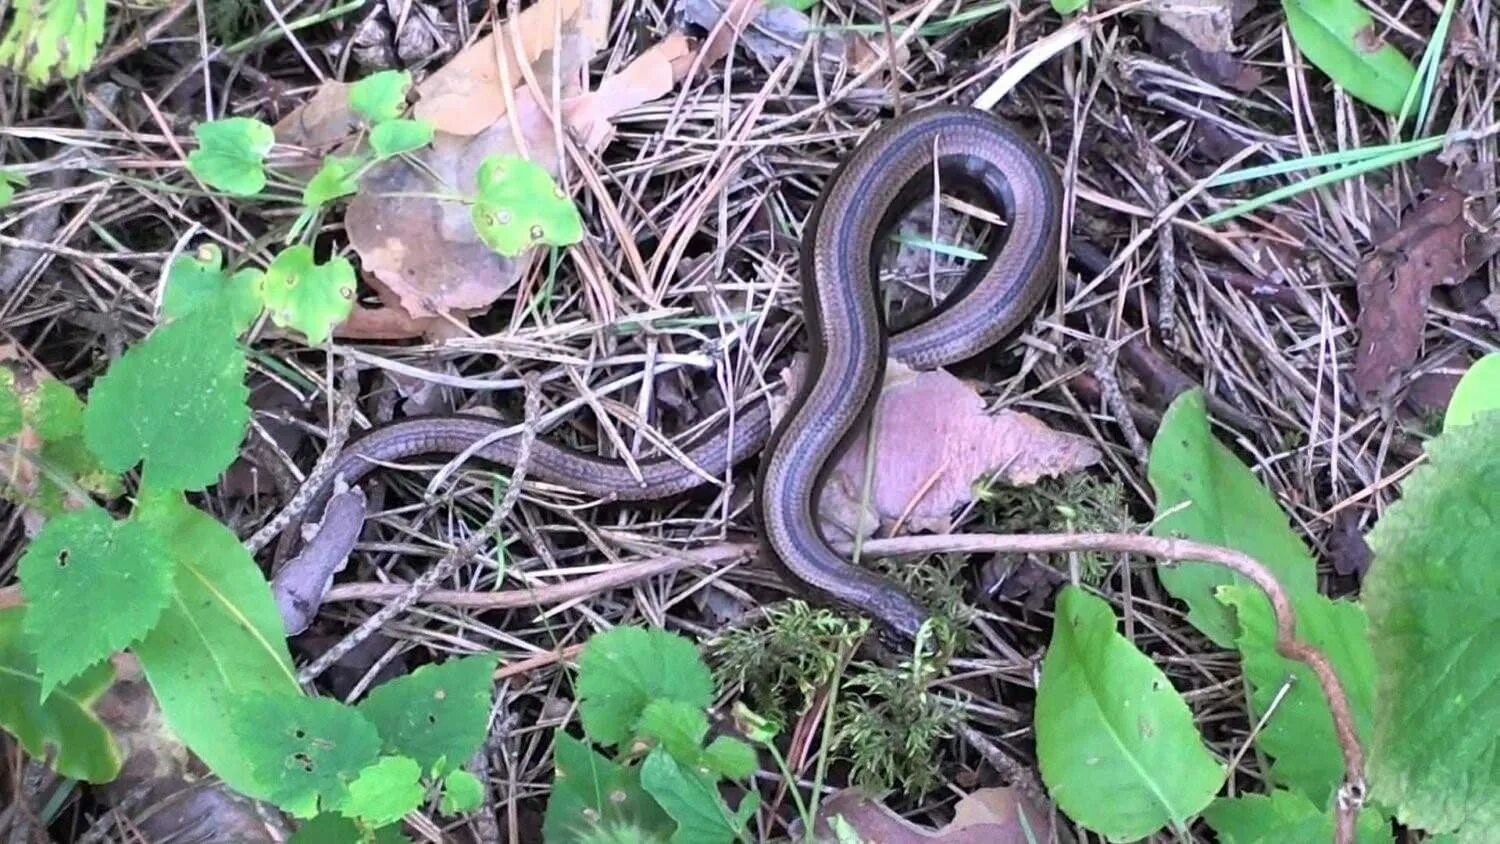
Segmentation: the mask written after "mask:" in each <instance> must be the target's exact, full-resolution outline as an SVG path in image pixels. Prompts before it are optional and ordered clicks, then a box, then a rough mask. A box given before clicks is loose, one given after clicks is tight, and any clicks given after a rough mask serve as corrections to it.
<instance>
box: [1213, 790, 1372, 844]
mask: <svg viewBox="0 0 1500 844" xmlns="http://www.w3.org/2000/svg"><path fill="white" fill-rule="evenodd" d="M1203 819H1204V820H1205V821H1207V822H1208V825H1209V826H1211V827H1213V830H1214V832H1217V833H1218V834H1219V841H1220V842H1221V844H1284V842H1295V841H1333V840H1334V837H1333V826H1334V824H1333V812H1332V810H1327V811H1323V810H1319V809H1318V807H1317V806H1316V805H1314V804H1313V802H1312V801H1311V800H1308V799H1307V797H1305V796H1304V795H1301V794H1294V793H1292V792H1290V791H1273V792H1271V793H1270V794H1269V795H1265V794H1247V795H1245V796H1243V797H1234V798H1227V797H1221V798H1219V799H1218V800H1215V801H1214V802H1213V805H1211V806H1209V807H1208V808H1207V809H1205V810H1204V811H1203ZM1354 831H1355V841H1358V842H1359V844H1389V842H1390V840H1391V833H1390V828H1389V826H1388V825H1387V824H1386V823H1385V822H1384V820H1383V819H1382V818H1381V817H1380V815H1379V814H1378V813H1376V812H1373V811H1371V810H1368V809H1366V810H1365V811H1362V812H1360V815H1359V819H1358V820H1357V821H1356V822H1355V826H1354Z"/></svg>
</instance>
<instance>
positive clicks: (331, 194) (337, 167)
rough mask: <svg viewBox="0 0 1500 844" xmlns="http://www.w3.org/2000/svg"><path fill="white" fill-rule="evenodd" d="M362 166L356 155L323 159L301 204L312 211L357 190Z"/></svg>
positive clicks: (332, 156) (362, 161)
mask: <svg viewBox="0 0 1500 844" xmlns="http://www.w3.org/2000/svg"><path fill="white" fill-rule="evenodd" d="M364 165H365V160H364V159H363V158H361V157H359V156H357V155H330V156H328V157H327V158H324V159H323V166H322V167H319V168H318V172H317V173H315V174H313V177H312V179H311V180H310V181H309V182H308V183H307V187H305V188H303V189H302V204H303V205H305V206H307V208H308V209H309V210H314V209H317V208H320V207H322V206H323V205H324V204H326V203H329V202H332V201H334V200H335V199H338V198H339V197H341V196H348V195H350V194H352V193H354V192H355V191H357V190H359V170H360V168H361V167H363V166H364ZM308 251H309V256H308V258H309V260H311V254H310V253H311V248H309V250H308ZM283 254H285V253H283Z"/></svg>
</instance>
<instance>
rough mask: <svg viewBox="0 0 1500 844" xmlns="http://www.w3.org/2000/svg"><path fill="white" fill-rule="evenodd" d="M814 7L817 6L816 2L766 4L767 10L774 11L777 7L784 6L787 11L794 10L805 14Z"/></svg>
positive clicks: (800, 0)
mask: <svg viewBox="0 0 1500 844" xmlns="http://www.w3.org/2000/svg"><path fill="white" fill-rule="evenodd" d="M816 5H818V0H768V2H767V3H766V6H767V8H771V9H774V8H777V7H778V6H784V7H786V8H788V9H796V10H797V11H799V12H805V11H807V10H808V9H811V8H812V7H814V6H816Z"/></svg>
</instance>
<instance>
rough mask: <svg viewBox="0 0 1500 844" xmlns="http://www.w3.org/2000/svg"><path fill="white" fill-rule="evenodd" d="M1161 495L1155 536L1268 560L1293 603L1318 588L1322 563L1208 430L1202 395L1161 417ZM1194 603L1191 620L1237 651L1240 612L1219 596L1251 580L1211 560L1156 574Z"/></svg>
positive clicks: (1154, 456)
mask: <svg viewBox="0 0 1500 844" xmlns="http://www.w3.org/2000/svg"><path fill="white" fill-rule="evenodd" d="M1146 474H1147V476H1148V477H1149V478H1150V480H1151V486H1152V488H1153V489H1155V490H1156V513H1157V520H1156V522H1155V524H1154V525H1153V526H1152V533H1154V534H1156V535H1157V536H1181V537H1186V538H1188V539H1195V540H1198V541H1201V542H1207V543H1209V544H1212V545H1224V546H1228V547H1230V548H1233V549H1235V550H1237V551H1243V552H1244V553H1246V554H1249V555H1250V556H1252V557H1254V558H1255V559H1257V560H1260V561H1261V562H1263V563H1265V565H1266V566H1267V567H1268V568H1270V569H1271V573H1272V574H1274V575H1276V579H1277V580H1279V581H1281V584H1282V585H1283V586H1285V587H1286V589H1287V591H1288V592H1289V593H1290V594H1291V595H1292V597H1293V599H1294V600H1295V599H1301V598H1302V597H1303V596H1307V595H1315V594H1317V591H1318V584H1317V576H1316V575H1317V565H1316V564H1315V563H1314V562H1313V559H1312V556H1311V555H1310V554H1309V553H1308V551H1307V546H1306V545H1304V544H1303V543H1302V540H1301V539H1300V538H1299V537H1298V536H1297V534H1296V533H1294V532H1293V531H1292V529H1291V528H1290V527H1289V526H1288V524H1287V517H1286V514H1285V513H1284V512H1282V509H1281V507H1280V506H1278V505H1277V503H1276V499H1275V498H1273V497H1272V496H1271V493H1270V492H1269V491H1267V490H1266V488H1265V486H1264V485H1263V484H1261V482H1260V481H1259V480H1257V479H1256V477H1255V475H1254V474H1252V473H1251V471H1250V470H1249V469H1248V468H1246V467H1245V464H1243V463H1241V462H1240V459H1239V458H1238V457H1236V456H1235V455H1234V452H1232V451H1230V450H1229V449H1228V448H1225V447H1224V445H1223V443H1220V442H1219V441H1218V439H1217V438H1215V437H1214V435H1213V432H1212V430H1211V429H1210V428H1209V422H1208V410H1207V407H1206V405H1205V404H1204V400H1203V391H1202V390H1200V389H1194V390H1190V391H1188V392H1186V393H1183V394H1182V395H1180V396H1178V397H1177V398H1176V399H1175V400H1174V401H1173V402H1172V404H1171V406H1170V407H1168V408H1167V412H1166V414H1165V415H1164V416H1163V417H1162V421H1161V427H1160V428H1159V429H1158V430H1157V434H1156V439H1155V440H1153V441H1152V443H1151V459H1150V464H1149V466H1148V467H1147V470H1146ZM1157 577H1159V578H1161V581H1162V584H1163V585H1165V586H1166V587H1167V591H1168V592H1171V593H1172V595H1173V596H1175V597H1176V598H1178V599H1179V600H1181V601H1183V602H1184V603H1186V604H1187V605H1188V621H1189V622H1191V623H1192V625H1193V626H1194V627H1196V628H1198V629H1199V630H1201V631H1203V634H1204V635H1206V636H1208V638H1210V639H1212V640H1213V642H1214V644H1216V645H1218V646H1220V647H1223V648H1232V647H1234V637H1235V633H1236V629H1235V620H1234V611H1233V609H1231V608H1230V607H1228V606H1225V605H1224V604H1223V603H1221V602H1220V601H1219V599H1218V597H1217V595H1216V594H1215V592H1214V590H1216V589H1217V588H1218V587H1220V586H1225V585H1229V584H1239V585H1248V584H1249V581H1247V580H1245V579H1244V578H1243V577H1240V576H1239V575H1237V574H1235V573H1234V572H1231V571H1230V570H1228V569H1227V568H1225V567H1223V566H1219V565H1214V564H1212V563H1202V562H1189V563H1183V564H1181V565H1177V566H1173V567H1171V568H1168V569H1162V570H1160V571H1158V572H1157Z"/></svg>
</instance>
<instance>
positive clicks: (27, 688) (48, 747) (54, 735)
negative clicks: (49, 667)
mask: <svg viewBox="0 0 1500 844" xmlns="http://www.w3.org/2000/svg"><path fill="white" fill-rule="evenodd" d="M26 612H27V610H26V608H25V607H11V608H9V609H3V610H0V728H4V729H5V731H6V732H9V733H10V734H11V735H13V736H15V737H16V739H17V740H18V741H19V742H20V743H21V747H22V748H24V749H25V750H26V752H27V753H29V754H31V756H33V757H34V758H37V759H43V758H46V759H50V760H51V761H52V767H53V769H54V770H56V771H57V772H58V773H60V774H62V775H63V776H65V777H71V778H73V779H78V780H83V781H84V782H93V783H101V782H109V781H110V780H113V779H114V778H115V776H116V775H117V774H118V773H119V772H120V763H121V754H120V748H119V746H118V745H116V744H115V740H114V736H113V735H112V734H111V733H110V731H109V729H108V728H106V727H105V726H104V724H103V723H101V722H100V720H99V716H98V714H96V713H95V711H94V704H95V702H96V701H98V699H99V696H100V695H102V694H104V691H105V690H106V689H108V688H109V686H110V683H112V682H114V676H115V673H114V669H112V668H111V667H110V665H109V664H108V663H103V664H100V665H95V666H93V667H92V668H89V669H86V670H85V671H84V672H83V673H81V674H79V675H78V676H77V677H74V678H73V679H72V680H69V681H68V682H66V683H63V684H61V685H59V686H58V687H57V688H55V689H53V690H52V693H51V694H49V695H47V698H46V700H43V699H42V675H41V673H40V672H39V671H38V670H37V667H36V657H34V656H32V654H31V650H30V648H28V647H27V643H26V637H25V636H24V635H23V633H22V628H23V626H24V625H25V621H24V616H25V615H26Z"/></svg>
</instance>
